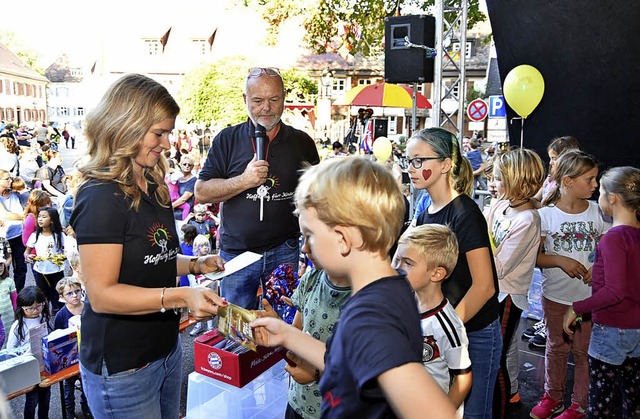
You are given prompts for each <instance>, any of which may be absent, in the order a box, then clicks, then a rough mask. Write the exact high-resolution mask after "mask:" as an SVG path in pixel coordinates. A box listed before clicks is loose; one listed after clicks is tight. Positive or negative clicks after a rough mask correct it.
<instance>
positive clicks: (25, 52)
mask: <svg viewBox="0 0 640 419" xmlns="http://www.w3.org/2000/svg"><path fill="white" fill-rule="evenodd" d="M0 43H1V44H4V45H6V47H7V48H9V49H10V50H11V51H12V52H13V53H14V54H16V55H17V56H18V57H19V58H20V59H21V60H22V61H24V63H25V64H26V65H28V66H29V67H30V68H32V69H34V70H35V71H37V72H38V73H40V74H41V75H44V69H43V68H42V66H41V65H40V63H39V60H38V54H37V53H36V52H35V51H33V50H32V49H31V48H29V47H27V46H25V45H24V44H23V43H22V41H20V39H19V38H18V37H17V36H16V35H15V34H14V33H13V32H8V31H0Z"/></svg>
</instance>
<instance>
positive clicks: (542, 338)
mask: <svg viewBox="0 0 640 419" xmlns="http://www.w3.org/2000/svg"><path fill="white" fill-rule="evenodd" d="M529 344H531V345H533V346H536V347H538V348H545V347H546V346H547V331H546V330H545V329H544V328H542V329H540V330H539V331H538V333H536V334H535V335H534V336H533V337H532V338H531V339H529Z"/></svg>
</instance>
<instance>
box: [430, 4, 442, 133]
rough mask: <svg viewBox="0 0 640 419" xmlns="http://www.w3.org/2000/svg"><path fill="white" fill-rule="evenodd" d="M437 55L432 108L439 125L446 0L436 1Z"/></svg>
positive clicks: (434, 125) (434, 124)
mask: <svg viewBox="0 0 640 419" xmlns="http://www.w3.org/2000/svg"><path fill="white" fill-rule="evenodd" d="M435 6H436V9H435V12H436V16H435V17H436V56H435V63H434V69H433V94H432V97H433V100H432V103H433V107H432V109H431V124H432V126H433V127H439V126H440V121H441V120H442V116H441V115H440V112H441V110H440V109H441V107H440V102H441V101H442V54H443V49H442V34H443V33H444V22H443V20H444V0H438V1H436V4H435Z"/></svg>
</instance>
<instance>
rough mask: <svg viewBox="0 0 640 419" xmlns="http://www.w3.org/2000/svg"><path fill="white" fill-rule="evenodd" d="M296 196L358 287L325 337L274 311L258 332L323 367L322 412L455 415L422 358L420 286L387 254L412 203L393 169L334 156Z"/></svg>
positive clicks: (334, 266) (320, 254)
mask: <svg viewBox="0 0 640 419" xmlns="http://www.w3.org/2000/svg"><path fill="white" fill-rule="evenodd" d="M295 204H296V208H297V212H298V215H299V223H300V228H301V232H302V234H303V235H304V238H305V241H306V243H308V246H309V248H310V249H311V252H312V253H313V255H314V257H315V259H316V260H317V261H318V263H319V264H320V265H321V266H322V267H323V268H324V269H325V271H326V272H327V274H328V275H329V276H332V277H333V276H335V277H345V278H348V280H349V282H350V285H351V289H352V296H351V298H350V299H349V301H348V302H347V303H346V304H345V305H344V307H343V309H342V312H341V314H340V319H339V321H338V323H337V325H336V327H335V329H334V331H333V335H332V336H331V337H330V338H329V340H328V341H327V343H326V345H325V343H323V342H321V341H319V340H316V339H314V338H313V337H311V336H309V335H306V334H305V333H303V332H302V331H300V330H298V329H296V328H295V327H293V326H290V325H287V324H286V323H284V322H282V321H280V320H276V319H273V318H261V319H258V320H256V321H254V322H253V324H252V325H253V326H254V327H256V330H255V334H256V337H257V338H258V340H259V342H260V343H261V344H263V345H267V346H278V345H282V346H285V347H287V348H288V349H289V350H291V351H292V352H295V353H296V354H297V355H298V356H300V357H302V358H304V359H305V360H306V361H308V362H309V363H311V364H312V365H314V366H315V367H316V368H317V369H318V370H319V375H320V376H321V377H320V382H319V384H320V385H319V388H320V392H321V393H322V398H323V402H322V415H321V416H322V417H327V418H328V417H349V416H352V417H387V416H392V415H394V414H395V415H396V416H400V417H405V418H412V417H415V418H423V417H425V414H427V412H428V415H429V416H430V417H438V418H452V417H454V414H455V412H454V408H453V405H452V404H451V403H450V402H449V400H448V399H447V398H446V396H445V394H444V393H443V392H442V390H441V389H440V388H439V387H438V386H437V384H436V383H435V382H434V381H433V379H432V378H431V377H430V376H429V374H428V373H427V372H426V370H425V369H424V367H423V366H422V339H421V336H422V333H421V330H420V317H419V314H418V311H417V309H416V304H415V300H414V298H413V291H412V290H411V287H410V285H409V283H408V282H407V280H406V278H405V277H404V276H402V275H398V273H397V272H396V271H395V270H394V269H393V268H392V267H391V263H390V259H389V256H388V254H389V249H390V248H391V246H392V245H393V244H394V242H395V241H396V239H397V237H398V235H399V233H400V229H401V226H402V222H403V215H404V210H405V207H404V201H403V198H402V192H401V191H400V187H399V185H398V183H397V182H396V180H395V179H394V178H393V175H392V174H391V173H390V172H389V171H388V170H387V169H386V168H385V167H384V166H382V165H380V164H379V163H375V162H372V161H371V160H370V159H368V158H366V157H336V158H333V159H328V160H325V161H323V162H322V163H321V164H319V165H318V166H314V167H312V168H310V169H308V170H307V171H306V172H305V173H304V174H303V175H302V177H301V178H300V183H299V185H298V188H297V189H296V194H295Z"/></svg>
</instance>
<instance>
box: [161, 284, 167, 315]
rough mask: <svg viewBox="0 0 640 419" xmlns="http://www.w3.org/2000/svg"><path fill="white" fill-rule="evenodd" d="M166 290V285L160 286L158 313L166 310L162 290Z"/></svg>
mask: <svg viewBox="0 0 640 419" xmlns="http://www.w3.org/2000/svg"><path fill="white" fill-rule="evenodd" d="M166 290H167V287H164V288H162V292H161V293H160V313H164V312H165V311H167V309H166V308H164V292H165V291H166Z"/></svg>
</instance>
